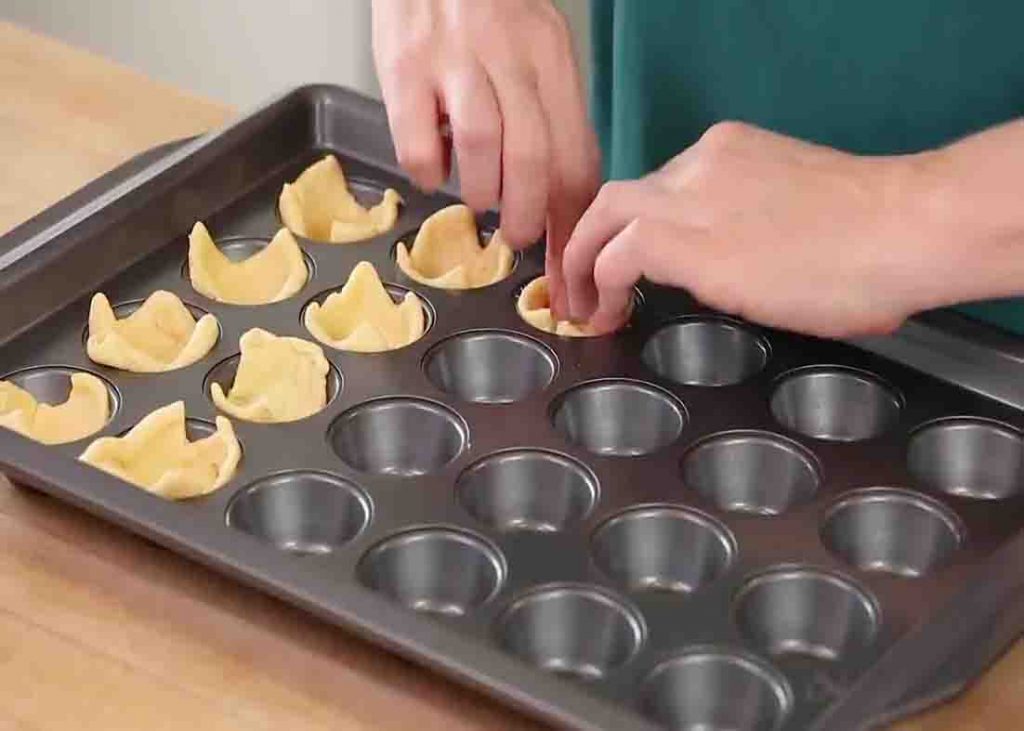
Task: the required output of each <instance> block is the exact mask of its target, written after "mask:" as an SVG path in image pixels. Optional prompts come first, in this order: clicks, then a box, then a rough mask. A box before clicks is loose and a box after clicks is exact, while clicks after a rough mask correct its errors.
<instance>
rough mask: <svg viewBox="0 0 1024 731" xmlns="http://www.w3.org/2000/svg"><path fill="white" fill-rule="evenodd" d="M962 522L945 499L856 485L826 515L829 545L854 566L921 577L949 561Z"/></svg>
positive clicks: (824, 538)
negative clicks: (854, 490)
mask: <svg viewBox="0 0 1024 731" xmlns="http://www.w3.org/2000/svg"><path fill="white" fill-rule="evenodd" d="M963 535H964V531H963V527H962V524H961V522H960V520H959V519H958V518H957V517H956V515H955V514H954V513H953V512H952V511H950V510H949V509H948V508H946V507H945V506H943V505H942V504H941V503H939V502H937V501H935V500H931V499H929V498H926V497H924V496H923V495H918V494H916V493H913V492H911V491H909V490H896V489H889V488H875V489H867V490H858V491H856V492H854V493H851V494H849V495H847V496H846V497H844V498H843V499H842V500H840V501H839V502H838V503H836V504H835V505H834V506H833V507H832V508H831V509H830V510H829V511H828V513H827V514H826V516H825V520H824V522H823V524H822V529H821V537H822V541H823V542H824V544H825V546H826V547H827V548H828V549H829V550H830V551H832V552H833V553H834V554H836V555H837V556H839V557H840V558H841V559H843V560H844V561H846V562H847V563H848V564H850V565H851V566H855V567H856V568H858V569H861V570H862V571H879V572H884V573H889V574H896V575H899V576H908V577H913V576H923V575H924V574H927V573H930V572H932V571H935V570H936V569H938V568H939V567H941V566H942V565H943V564H945V563H946V562H947V561H948V560H949V559H950V557H951V556H952V555H953V554H954V553H955V552H956V550H957V549H958V548H959V547H960V544H961V542H962V541H963Z"/></svg>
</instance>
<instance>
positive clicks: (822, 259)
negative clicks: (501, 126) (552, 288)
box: [563, 122, 964, 337]
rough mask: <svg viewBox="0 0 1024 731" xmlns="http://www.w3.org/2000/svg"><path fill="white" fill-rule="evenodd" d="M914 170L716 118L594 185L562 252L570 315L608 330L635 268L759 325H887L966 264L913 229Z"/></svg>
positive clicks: (909, 163)
mask: <svg viewBox="0 0 1024 731" xmlns="http://www.w3.org/2000/svg"><path fill="white" fill-rule="evenodd" d="M922 167H927V162H926V161H925V159H924V156H905V157H877V158H871V157H858V156H854V155H849V154H846V153H842V152H839V151H836V150H832V149H829V148H825V147H819V146H816V145H811V144H808V143H804V142H800V141H798V140H794V139H791V138H788V137H784V136H781V135H777V134H774V133H772V132H768V131H765V130H762V129H759V128H756V127H751V126H748V125H745V124H740V123H735V122H728V123H720V124H718V125H715V126H714V127H712V128H710V129H709V130H708V131H707V133H706V134H705V135H704V136H703V137H702V138H701V139H700V140H699V141H698V142H697V143H696V144H694V145H693V146H692V147H690V148H689V149H687V150H685V151H684V152H683V153H681V154H680V155H678V156H677V157H676V158H674V159H673V160H671V161H670V162H669V163H668V164H666V165H665V166H664V167H663V168H662V169H661V170H658V171H657V172H655V173H652V174H651V175H649V176H647V177H645V178H642V179H640V180H636V181H630V182H611V183H608V184H606V185H605V186H604V187H603V188H602V189H601V191H600V192H599V193H598V196H597V198H596V200H595V201H594V203H593V204H592V205H591V207H590V208H589V209H588V211H587V212H586V213H585V214H584V215H583V217H582V219H581V220H580V222H579V224H578V225H577V227H576V229H575V231H574V232H573V235H572V237H571V239H570V241H569V243H568V245H567V247H566V249H565V253H564V269H563V271H564V276H565V286H566V288H567V293H568V300H569V308H570V313H571V315H572V318H573V319H574V320H575V321H587V320H589V321H590V324H591V325H592V326H593V327H595V328H597V329H599V330H611V329H614V328H615V327H617V326H619V325H621V322H622V320H623V317H624V313H625V312H626V310H627V308H628V306H629V303H630V298H631V297H632V288H633V286H634V284H635V283H636V282H637V280H639V279H640V278H641V277H645V278H646V279H648V280H650V281H652V282H655V283H659V284H666V285H673V286H678V287H683V288H685V289H686V290H688V291H689V292H690V293H691V294H692V295H693V296H694V297H695V298H696V299H698V300H699V301H701V302H702V303H703V304H705V305H707V306H709V307H712V308H715V309H718V310H721V311H724V312H727V313H732V314H735V315H738V316H740V317H743V318H746V319H749V320H752V321H756V322H760V323H762V324H766V325H769V326H774V327H781V328H785V329H790V330H797V331H801V332H804V333H808V334H812V335H819V336H826V337H847V336H854V335H861V334H869V333H884V332H889V331H891V330H893V329H895V328H896V327H898V326H899V325H900V323H901V322H902V321H903V320H904V319H905V318H906V317H908V316H909V315H910V314H912V313H914V312H915V311H917V310H919V309H923V308H925V307H928V306H935V305H937V304H938V303H939V302H940V301H941V300H942V292H941V289H942V287H943V286H945V282H944V279H946V278H948V277H950V276H955V274H954V273H953V272H954V270H955V269H956V267H957V266H959V265H961V264H963V263H964V262H963V256H962V252H960V251H954V250H951V248H950V247H949V246H948V245H946V244H943V243H941V242H940V238H941V237H939V236H932V235H930V234H929V233H927V232H925V231H924V228H925V227H923V226H922V225H921V221H922V220H924V216H922V215H920V214H921V213H922V211H921V206H920V205H919V204H918V201H919V200H920V199H922V198H923V196H918V195H917V193H919V192H920V185H921V180H922V179H923V177H924V178H926V177H927V176H923V177H922V176H921V175H920V174H919V169H920V168H922ZM932 233H934V232H932ZM943 247H946V248H943Z"/></svg>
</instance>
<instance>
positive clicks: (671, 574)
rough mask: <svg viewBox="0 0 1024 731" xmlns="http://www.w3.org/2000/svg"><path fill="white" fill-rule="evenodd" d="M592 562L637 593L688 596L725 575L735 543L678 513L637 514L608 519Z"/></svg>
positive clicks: (701, 520)
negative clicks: (667, 592)
mask: <svg viewBox="0 0 1024 731" xmlns="http://www.w3.org/2000/svg"><path fill="white" fill-rule="evenodd" d="M591 551H592V556H593V558H594V562H595V563H596V564H597V566H598V567H599V568H600V569H601V571H603V572H604V573H605V574H606V575H607V576H609V577H610V578H612V579H613V580H615V581H618V582H619V583H621V584H623V585H624V586H626V587H627V588H629V589H630V590H633V591H648V590H658V591H672V592H680V593H688V592H692V591H695V590H697V589H698V588H700V587H701V586H703V585H704V584H707V583H708V582H711V581H714V580H715V579H716V578H718V577H719V576H721V575H722V573H724V572H725V570H726V569H728V568H729V565H730V564H731V563H732V560H733V557H734V555H735V553H736V543H735V540H734V539H733V537H732V535H731V534H730V533H729V531H728V529H727V528H726V527H725V526H723V525H722V524H721V523H719V522H718V521H716V520H714V519H713V518H711V517H709V516H706V515H703V514H701V513H698V512H696V511H694V510H688V509H683V508H675V507H649V508H633V509H630V510H627V511H625V512H623V513H620V514H619V515H617V516H615V517H612V518H610V519H609V520H607V521H606V522H605V523H603V524H602V525H601V526H600V527H599V528H598V529H597V530H596V531H595V532H594V537H593V540H592V542H591Z"/></svg>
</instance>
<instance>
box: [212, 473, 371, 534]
mask: <svg viewBox="0 0 1024 731" xmlns="http://www.w3.org/2000/svg"><path fill="white" fill-rule="evenodd" d="M226 519H227V524H228V525H229V526H231V527H232V528H235V529H237V530H240V531H242V532H243V533H248V534H249V535H251V536H254V537H256V538H259V539H260V540H263V541H266V542H267V543H270V544H272V545H274V546H277V547H278V548H280V549H281V550H283V551H290V552H293V553H306V554H324V553H330V552H331V551H333V550H334V549H335V548H338V547H339V546H343V545H345V544H346V543H348V542H349V541H351V540H352V539H353V538H355V537H356V536H357V535H359V533H360V532H361V531H362V530H363V528H364V527H366V524H367V523H368V522H369V519H370V501H369V498H367V497H366V495H365V494H364V493H363V491H362V490H360V489H359V488H358V487H356V486H355V485H353V484H352V483H351V482H348V481H347V480H344V479H342V478H340V477H337V476H335V475H331V474H328V473H326V472H313V471H306V470H301V471H296V472H285V473H282V474H278V475H271V476H270V477H265V478H263V479H261V480H257V481H256V482H254V483H252V484H251V485H249V486H248V487H246V488H245V489H244V490H242V491H240V492H239V493H238V494H237V495H235V497H234V498H233V499H232V500H231V504H230V505H229V506H228V511H227V518H226Z"/></svg>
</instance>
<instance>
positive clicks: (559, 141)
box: [534, 9, 601, 319]
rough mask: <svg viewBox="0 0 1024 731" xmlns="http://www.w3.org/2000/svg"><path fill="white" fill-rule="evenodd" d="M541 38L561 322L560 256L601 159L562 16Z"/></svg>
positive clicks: (552, 271) (552, 284) (553, 16)
mask: <svg viewBox="0 0 1024 731" xmlns="http://www.w3.org/2000/svg"><path fill="white" fill-rule="evenodd" d="M539 35H540V36H541V38H542V39H543V40H544V42H542V43H538V44H536V45H535V46H534V49H535V50H534V64H535V65H536V67H537V68H538V69H540V70H543V71H542V72H539V73H538V75H537V88H538V92H539V94H540V100H541V107H542V109H543V111H544V115H545V118H546V121H547V129H548V138H549V140H550V141H551V163H550V168H551V178H550V187H549V193H548V212H547V214H548V215H547V237H546V238H547V241H546V243H547V251H546V263H547V266H546V273H547V276H548V280H549V289H550V292H551V305H552V309H553V310H554V314H555V316H556V317H557V318H559V319H567V318H568V317H569V307H568V299H567V297H566V290H565V287H564V286H563V283H562V271H561V262H562V251H563V249H564V248H565V244H566V242H567V241H568V240H569V237H570V235H571V234H572V230H573V228H575V226H576V223H577V222H578V221H579V218H580V216H582V215H583V212H584V211H585V210H586V209H587V206H589V205H590V203H591V201H593V199H594V196H595V195H596V194H597V190H598V187H599V186H600V180H601V155H600V151H599V148H598V144H597V135H596V134H595V132H594V128H593V125H592V124H591V123H590V118H589V116H588V114H587V100H586V94H585V92H584V88H583V82H582V79H581V77H580V73H579V69H578V66H577V64H576V56H575V53H574V50H573V46H572V34H571V33H570V32H569V28H568V25H567V24H566V22H565V19H564V17H563V16H562V15H561V13H559V12H558V11H556V10H554V9H552V11H551V13H550V14H549V16H548V17H547V19H546V20H545V22H543V23H542V27H541V28H540V34H539Z"/></svg>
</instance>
